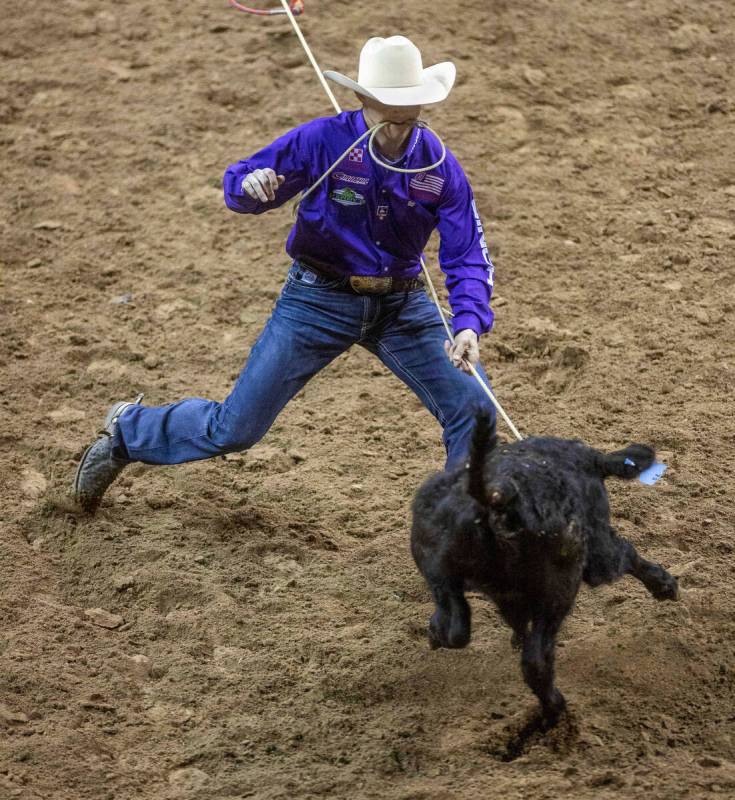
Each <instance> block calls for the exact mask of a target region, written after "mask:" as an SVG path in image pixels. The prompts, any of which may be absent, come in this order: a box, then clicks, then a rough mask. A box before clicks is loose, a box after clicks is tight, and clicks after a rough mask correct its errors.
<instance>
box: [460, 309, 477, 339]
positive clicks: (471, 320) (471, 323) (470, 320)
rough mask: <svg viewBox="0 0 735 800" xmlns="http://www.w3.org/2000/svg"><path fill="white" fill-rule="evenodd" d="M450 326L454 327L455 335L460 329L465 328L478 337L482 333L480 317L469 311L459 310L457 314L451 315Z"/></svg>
mask: <svg viewBox="0 0 735 800" xmlns="http://www.w3.org/2000/svg"><path fill="white" fill-rule="evenodd" d="M452 328H453V329H454V335H455V336H456V335H457V334H458V333H459V332H460V331H464V330H467V329H468V328H469V329H470V330H471V331H474V332H475V333H476V334H477V338H478V339H479V338H480V336H482V334H483V333H484V331H483V329H482V323H481V322H480V318H479V317H478V316H477V314H473V313H472V312H471V311H461V312H460V313H459V314H457V315H456V316H454V317H452Z"/></svg>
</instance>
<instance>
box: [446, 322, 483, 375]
mask: <svg viewBox="0 0 735 800" xmlns="http://www.w3.org/2000/svg"><path fill="white" fill-rule="evenodd" d="M444 350H445V352H446V354H447V355H448V356H449V360H450V361H451V362H452V364H454V366H455V367H459V368H460V369H461V370H463V371H464V372H467V373H470V368H469V367H468V366H467V361H469V362H470V364H477V362H478V361H479V360H480V347H479V345H478V341H477V334H476V333H475V332H474V331H473V330H471V329H470V328H465V329H464V330H463V331H460V332H459V333H457V334H455V336H454V344H452V343H451V342H449V341H446V342H444ZM470 374H471V373H470Z"/></svg>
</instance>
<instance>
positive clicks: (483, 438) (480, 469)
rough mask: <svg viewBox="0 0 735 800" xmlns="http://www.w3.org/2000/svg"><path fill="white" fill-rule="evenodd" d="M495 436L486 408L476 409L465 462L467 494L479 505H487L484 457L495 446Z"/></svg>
mask: <svg viewBox="0 0 735 800" xmlns="http://www.w3.org/2000/svg"><path fill="white" fill-rule="evenodd" d="M496 441H497V437H496V435H495V428H494V426H493V421H492V417H491V415H490V412H489V411H487V409H484V408H483V409H478V410H477V412H476V413H475V430H474V431H473V433H472V441H471V442H470V454H469V461H468V462H467V473H468V481H467V494H469V496H470V497H472V498H474V499H475V500H477V502H478V503H479V504H480V505H481V506H487V504H488V496H487V488H486V487H485V459H486V458H487V454H488V453H489V452H490V451H491V450H492V449H493V448H494V447H495V444H496Z"/></svg>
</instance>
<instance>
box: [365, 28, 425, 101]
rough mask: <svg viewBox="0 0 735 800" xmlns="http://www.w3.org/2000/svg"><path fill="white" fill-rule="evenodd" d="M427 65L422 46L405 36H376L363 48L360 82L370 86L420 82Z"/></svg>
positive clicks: (389, 86)
mask: <svg viewBox="0 0 735 800" xmlns="http://www.w3.org/2000/svg"><path fill="white" fill-rule="evenodd" d="M423 72H424V65H423V62H422V61H421V52H420V51H419V49H418V47H416V45H415V44H414V43H413V42H412V41H411V40H410V39H407V38H406V37H405V36H389V37H388V38H387V39H383V38H381V37H380V36H375V37H373V38H372V39H368V40H367V42H366V43H365V46H364V47H363V48H362V50H361V52H360V66H359V70H358V75H357V82H358V83H359V84H361V85H362V86H365V87H366V88H371V87H375V88H386V89H387V88H391V87H406V86H420V85H421V83H422V80H423Z"/></svg>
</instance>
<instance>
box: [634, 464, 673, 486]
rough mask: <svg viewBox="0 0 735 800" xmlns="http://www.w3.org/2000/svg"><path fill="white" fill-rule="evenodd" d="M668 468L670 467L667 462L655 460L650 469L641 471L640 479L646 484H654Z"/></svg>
mask: <svg viewBox="0 0 735 800" xmlns="http://www.w3.org/2000/svg"><path fill="white" fill-rule="evenodd" d="M667 469H668V467H667V466H666V464H662V463H661V462H660V461H654V462H653V464H651V466H650V467H649V468H648V469H644V470H643V472H641V474H640V475H639V476H638V480H639V481H640V482H641V483H645V484H646V486H653V484H654V483H656V482H657V481H658V479H659V478H660V477H661V476H662V475H663V474H664V472H666V470H667Z"/></svg>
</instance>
